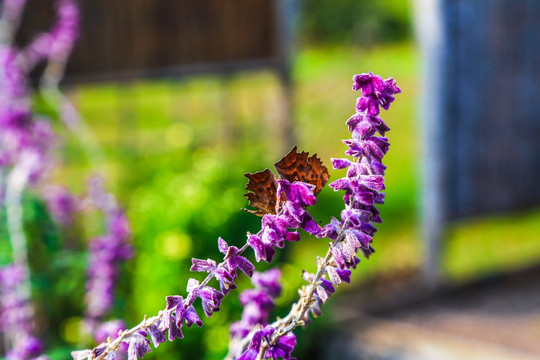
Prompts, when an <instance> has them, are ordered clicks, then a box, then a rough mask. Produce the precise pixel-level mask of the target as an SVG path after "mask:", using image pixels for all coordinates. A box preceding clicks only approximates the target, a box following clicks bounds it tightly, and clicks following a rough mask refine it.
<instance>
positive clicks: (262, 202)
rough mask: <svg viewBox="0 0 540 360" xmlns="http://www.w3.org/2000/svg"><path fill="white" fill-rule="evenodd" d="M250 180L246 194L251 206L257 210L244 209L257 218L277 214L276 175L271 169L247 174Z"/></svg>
mask: <svg viewBox="0 0 540 360" xmlns="http://www.w3.org/2000/svg"><path fill="white" fill-rule="evenodd" d="M244 176H245V177H247V178H248V183H247V185H246V190H248V193H246V194H244V196H246V197H247V198H248V202H249V206H251V207H253V208H255V210H250V209H244V210H246V211H248V212H250V213H252V214H255V215H257V216H263V215H264V214H275V213H276V197H277V183H276V178H275V176H274V174H273V173H272V172H271V171H270V169H266V170H264V171H259V172H256V173H253V174H252V173H246V174H244Z"/></svg>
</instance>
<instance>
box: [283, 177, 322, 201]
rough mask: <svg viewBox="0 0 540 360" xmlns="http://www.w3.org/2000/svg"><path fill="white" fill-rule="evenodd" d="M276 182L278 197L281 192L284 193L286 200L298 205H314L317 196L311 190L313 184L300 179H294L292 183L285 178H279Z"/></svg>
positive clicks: (313, 188)
mask: <svg viewBox="0 0 540 360" xmlns="http://www.w3.org/2000/svg"><path fill="white" fill-rule="evenodd" d="M277 183H278V188H277V192H278V197H280V196H281V194H282V193H284V194H285V197H286V199H287V201H288V202H291V203H293V204H296V205H299V206H310V205H314V204H315V203H316V202H317V198H316V197H315V195H314V194H313V191H314V190H315V185H311V184H308V183H304V182H301V181H295V182H293V183H290V182H288V181H287V180H285V179H279V180H278V181H277Z"/></svg>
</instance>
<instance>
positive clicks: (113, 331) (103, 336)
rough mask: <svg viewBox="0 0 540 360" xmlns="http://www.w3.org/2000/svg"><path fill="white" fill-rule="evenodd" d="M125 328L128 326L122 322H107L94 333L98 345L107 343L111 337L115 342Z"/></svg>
mask: <svg viewBox="0 0 540 360" xmlns="http://www.w3.org/2000/svg"><path fill="white" fill-rule="evenodd" d="M125 328H126V324H125V323H124V322H123V321H122V320H111V321H107V322H105V323H103V324H101V325H99V327H98V328H97V329H96V330H95V331H94V339H95V340H96V342H97V343H102V342H105V341H107V338H109V337H110V338H111V340H114V339H116V338H117V337H118V332H119V331H121V330H124V329H125Z"/></svg>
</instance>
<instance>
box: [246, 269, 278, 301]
mask: <svg viewBox="0 0 540 360" xmlns="http://www.w3.org/2000/svg"><path fill="white" fill-rule="evenodd" d="M280 280H281V272H280V271H279V270H278V269H270V270H268V271H266V272H264V273H260V272H256V273H255V274H254V275H253V278H252V279H251V282H252V283H253V285H255V287H256V288H257V289H260V290H263V291H264V292H266V293H267V294H268V295H270V296H271V297H272V298H278V297H279V296H280V295H281V289H282V286H281V284H280Z"/></svg>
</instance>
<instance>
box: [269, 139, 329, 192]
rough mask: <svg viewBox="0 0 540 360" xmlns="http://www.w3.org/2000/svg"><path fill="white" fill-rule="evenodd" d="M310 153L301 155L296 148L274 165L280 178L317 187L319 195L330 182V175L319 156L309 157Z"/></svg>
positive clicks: (303, 152)
mask: <svg viewBox="0 0 540 360" xmlns="http://www.w3.org/2000/svg"><path fill="white" fill-rule="evenodd" d="M308 156H309V153H307V152H305V151H302V152H301V153H299V152H298V151H297V150H296V146H295V147H293V148H292V150H291V151H290V152H289V153H288V154H287V155H285V156H284V157H283V158H282V159H281V160H280V161H278V162H277V163H275V164H274V166H275V168H276V171H277V173H278V174H279V176H280V177H281V178H283V179H285V180H287V181H289V182H293V181H302V182H306V183H308V184H311V185H315V191H314V194H315V195H317V194H318V193H319V192H320V191H321V189H322V188H323V187H324V185H325V184H326V183H327V182H328V179H329V178H330V174H329V173H328V169H327V168H326V166H324V165H323V163H322V161H321V159H319V158H318V157H317V155H316V154H315V155H313V156H311V157H308Z"/></svg>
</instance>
